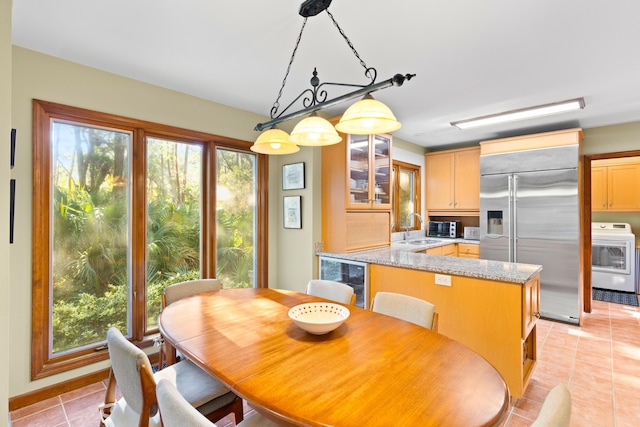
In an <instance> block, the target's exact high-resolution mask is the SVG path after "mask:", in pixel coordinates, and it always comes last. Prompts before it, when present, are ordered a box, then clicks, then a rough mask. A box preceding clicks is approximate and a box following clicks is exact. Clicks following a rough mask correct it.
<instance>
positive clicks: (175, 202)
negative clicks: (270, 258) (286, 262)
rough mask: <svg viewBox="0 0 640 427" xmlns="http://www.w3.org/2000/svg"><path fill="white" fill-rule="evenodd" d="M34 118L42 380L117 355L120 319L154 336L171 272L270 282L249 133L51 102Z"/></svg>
mask: <svg viewBox="0 0 640 427" xmlns="http://www.w3.org/2000/svg"><path fill="white" fill-rule="evenodd" d="M34 124H35V131H34V159H33V160H34V161H33V188H34V190H33V297H32V298H33V301H32V347H33V351H32V365H31V367H32V375H31V376H32V378H33V379H36V378H42V377H45V376H48V375H52V374H55V373H59V372H63V371H65V370H68V369H73V368H77V367H79V366H84V365H87V364H90V363H93V362H96V361H98V360H103V359H106V358H108V352H107V351H106V348H105V346H104V341H105V337H106V330H107V329H108V328H109V327H111V326H116V327H118V328H119V329H120V330H121V331H122V332H123V333H125V335H127V336H129V337H130V338H131V339H132V341H134V342H135V343H136V344H138V345H139V346H141V347H144V346H149V345H151V343H152V340H151V337H150V336H151V335H153V334H156V333H157V332H158V329H157V326H158V325H157V319H158V314H159V312H160V299H161V294H162V291H163V289H164V288H165V287H166V286H168V285H170V284H172V283H176V282H180V281H184V280H190V279H196V278H199V277H219V278H220V279H221V281H222V282H223V284H224V286H225V287H253V286H259V285H260V284H261V283H264V281H265V279H266V256H265V254H266V252H265V249H266V242H264V241H262V240H260V239H257V237H256V236H258V235H259V234H260V233H258V231H259V230H265V229H266V203H265V200H266V185H265V184H266V160H265V159H264V156H257V155H256V154H254V153H252V152H251V151H250V150H249V146H250V143H249V142H245V141H237V140H231V139H229V138H222V137H218V136H215V135H209V134H203V133H199V132H193V131H188V130H184V129H177V128H173V127H169V126H164V125H159V124H154V123H149V122H142V121H137V120H133V119H127V118H123V117H118V116H113V115H108V114H102V113H97V112H93V111H88V110H82V109H77V108H72V107H66V106H63V105H59V104H53V103H48V102H43V101H34ZM256 271H257V272H258V274H255V272H256ZM254 276H255V277H254Z"/></svg>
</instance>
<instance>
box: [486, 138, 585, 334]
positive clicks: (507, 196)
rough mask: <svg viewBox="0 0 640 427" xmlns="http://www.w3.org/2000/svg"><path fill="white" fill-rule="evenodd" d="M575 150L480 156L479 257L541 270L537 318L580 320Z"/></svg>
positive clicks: (567, 147) (573, 147)
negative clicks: (516, 263) (535, 267)
mask: <svg viewBox="0 0 640 427" xmlns="http://www.w3.org/2000/svg"><path fill="white" fill-rule="evenodd" d="M578 163H579V146H578V145H567V146H562V147H553V148H542V149H535V150H525V151H514V152H510V153H499V154H488V155H481V156H480V258H481V259H491V260H497V261H508V262H518V263H526V264H539V265H542V273H541V275H540V315H541V316H542V317H546V318H549V319H555V320H561V321H564V322H569V323H575V324H577V323H579V321H580V310H581V303H580V280H581V277H580V249H581V247H580V206H581V204H580V200H579V198H580V196H579V193H578V182H579V177H578Z"/></svg>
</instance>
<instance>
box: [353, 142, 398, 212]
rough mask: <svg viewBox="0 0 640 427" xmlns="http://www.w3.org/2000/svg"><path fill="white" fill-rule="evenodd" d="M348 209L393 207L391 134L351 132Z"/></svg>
mask: <svg viewBox="0 0 640 427" xmlns="http://www.w3.org/2000/svg"><path fill="white" fill-rule="evenodd" d="M347 138H348V140H347V170H348V178H349V179H348V181H347V185H348V191H347V195H348V199H347V208H348V209H376V210H377V209H385V210H386V209H390V207H391V135H348V136H347Z"/></svg>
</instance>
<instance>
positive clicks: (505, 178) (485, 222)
mask: <svg viewBox="0 0 640 427" xmlns="http://www.w3.org/2000/svg"><path fill="white" fill-rule="evenodd" d="M509 180H510V175H508V174H499V175H487V176H483V177H481V178H480V212H481V215H480V258H481V259H492V260H496V261H509V262H511V261H512V260H511V257H512V252H513V251H512V250H511V242H510V238H511V233H510V231H509V230H510V228H511V220H510V215H511V201H510V200H511V199H510V197H509Z"/></svg>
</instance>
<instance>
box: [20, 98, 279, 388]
mask: <svg viewBox="0 0 640 427" xmlns="http://www.w3.org/2000/svg"><path fill="white" fill-rule="evenodd" d="M32 106H33V167H32V170H33V171H32V173H33V175H32V179H33V182H32V184H33V193H32V200H33V205H32V215H33V220H32V301H31V322H32V323H31V348H32V351H31V379H32V380H36V379H39V378H44V377H47V376H50V375H54V374H58V373H61V372H65V371H68V370H71V369H76V368H79V367H82V366H87V365H90V364H92V363H96V362H99V361H102V360H106V359H108V358H109V353H108V349H107V347H106V345H105V343H104V342H100V343H96V344H94V345H90V346H86V347H81V348H78V349H73V350H69V351H67V352H64V353H61V354H56V355H53V354H52V353H51V341H50V339H51V337H50V336H49V330H50V327H51V311H50V305H51V298H52V295H51V291H50V281H51V247H50V241H51V237H52V236H51V233H52V230H51V220H50V212H51V188H50V185H51V184H50V183H51V181H50V176H51V154H52V153H51V122H52V120H54V119H55V120H61V121H69V122H75V123H78V124H83V125H89V126H98V127H104V128H112V129H117V130H122V131H126V132H131V134H132V143H131V152H130V154H129V155H130V156H131V175H130V179H131V203H132V204H133V205H134V206H136V209H135V210H132V211H131V222H132V224H131V227H132V230H133V231H132V236H131V245H132V248H131V263H132V264H131V269H132V271H131V280H132V283H131V284H130V286H131V298H132V300H131V313H130V315H131V321H132V326H131V336H130V337H129V338H130V339H131V341H132V342H133V343H134V344H136V345H138V346H139V347H141V348H144V347H150V346H151V345H153V337H154V335H156V334H157V332H156V333H153V330H152V331H149V334H147V335H145V328H146V316H145V311H146V299H145V291H146V277H145V275H146V271H145V270H146V262H145V257H146V216H147V209H146V161H147V159H146V150H145V147H146V138H147V137H157V138H163V139H168V140H175V141H179V142H185V143H194V144H198V145H202V146H203V149H204V152H203V157H204V159H203V168H204V169H205V171H204V174H203V175H204V179H203V183H202V191H203V194H206V195H209V196H208V197H207V198H206V199H204V200H203V203H202V228H201V234H202V237H201V248H202V249H201V250H202V253H201V275H202V277H215V274H216V254H215V250H216V245H215V241H216V240H215V239H216V234H215V233H216V230H215V224H216V221H215V203H216V199H215V197H216V194H215V188H216V158H215V156H216V148H229V149H233V150H237V151H242V152H247V153H250V154H254V155H256V156H257V158H256V168H257V171H256V173H257V177H256V179H257V188H256V191H257V195H256V214H257V233H258V238H257V244H256V257H257V259H256V267H257V275H256V286H257V287H264V286H266V283H267V277H268V271H267V262H268V259H267V213H268V205H267V199H268V193H267V187H268V160H267V157H266V156H265V155H262V154H257V153H254V152H252V151H251V150H250V146H251V144H252V143H251V142H248V141H242V140H238V139H233V138H228V137H223V136H218V135H213V134H208V133H204V132H199V131H192V130H188V129H183V128H178V127H174V126H169V125H163V124H158V123H153V122H147V121H143V120H137V119H131V118H127V117H123V116H118V115H114V114H109V113H101V112H97V111H92V110H88V109H83V108H77V107H71V106H66V105H62V104H57V103H53V102H48V101H43V100H38V99H34V100H33V101H32ZM140 201H142V203H140Z"/></svg>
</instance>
